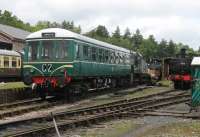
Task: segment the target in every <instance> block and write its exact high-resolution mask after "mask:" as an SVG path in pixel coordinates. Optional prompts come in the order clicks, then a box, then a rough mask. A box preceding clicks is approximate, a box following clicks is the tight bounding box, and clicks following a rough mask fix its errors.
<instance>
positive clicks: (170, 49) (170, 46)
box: [167, 40, 176, 56]
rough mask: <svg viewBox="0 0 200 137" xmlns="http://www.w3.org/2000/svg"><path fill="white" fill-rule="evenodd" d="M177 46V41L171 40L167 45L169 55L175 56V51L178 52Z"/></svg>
mask: <svg viewBox="0 0 200 137" xmlns="http://www.w3.org/2000/svg"><path fill="white" fill-rule="evenodd" d="M175 46H176V45H175V43H174V42H173V41H172V40H170V41H169V44H168V47H167V52H168V56H175V52H176V51H175V48H176V47H175Z"/></svg>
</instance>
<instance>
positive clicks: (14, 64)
mask: <svg viewBox="0 0 200 137" xmlns="http://www.w3.org/2000/svg"><path fill="white" fill-rule="evenodd" d="M12 67H13V68H16V67H17V59H16V57H12Z"/></svg>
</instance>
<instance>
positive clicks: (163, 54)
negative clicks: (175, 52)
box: [158, 39, 168, 58]
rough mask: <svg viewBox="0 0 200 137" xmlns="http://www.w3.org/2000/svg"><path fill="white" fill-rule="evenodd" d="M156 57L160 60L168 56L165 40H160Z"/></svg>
mask: <svg viewBox="0 0 200 137" xmlns="http://www.w3.org/2000/svg"><path fill="white" fill-rule="evenodd" d="M158 56H159V57H160V58H164V57H167V56H168V53H167V41H166V40H165V39H162V40H161V42H160V43H159V47H158Z"/></svg>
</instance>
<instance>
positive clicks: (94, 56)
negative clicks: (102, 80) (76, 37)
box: [92, 48, 96, 61]
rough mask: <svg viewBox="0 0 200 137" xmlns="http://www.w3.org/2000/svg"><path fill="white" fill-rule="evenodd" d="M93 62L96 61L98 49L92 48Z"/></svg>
mask: <svg viewBox="0 0 200 137" xmlns="http://www.w3.org/2000/svg"><path fill="white" fill-rule="evenodd" d="M92 60H93V61H96V48H92Z"/></svg>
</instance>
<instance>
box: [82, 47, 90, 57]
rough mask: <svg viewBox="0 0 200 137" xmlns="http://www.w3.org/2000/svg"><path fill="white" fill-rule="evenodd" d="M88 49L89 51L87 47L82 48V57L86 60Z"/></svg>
mask: <svg viewBox="0 0 200 137" xmlns="http://www.w3.org/2000/svg"><path fill="white" fill-rule="evenodd" d="M88 49H89V47H88V46H85V45H84V46H83V57H84V59H88V57H89V53H88Z"/></svg>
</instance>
